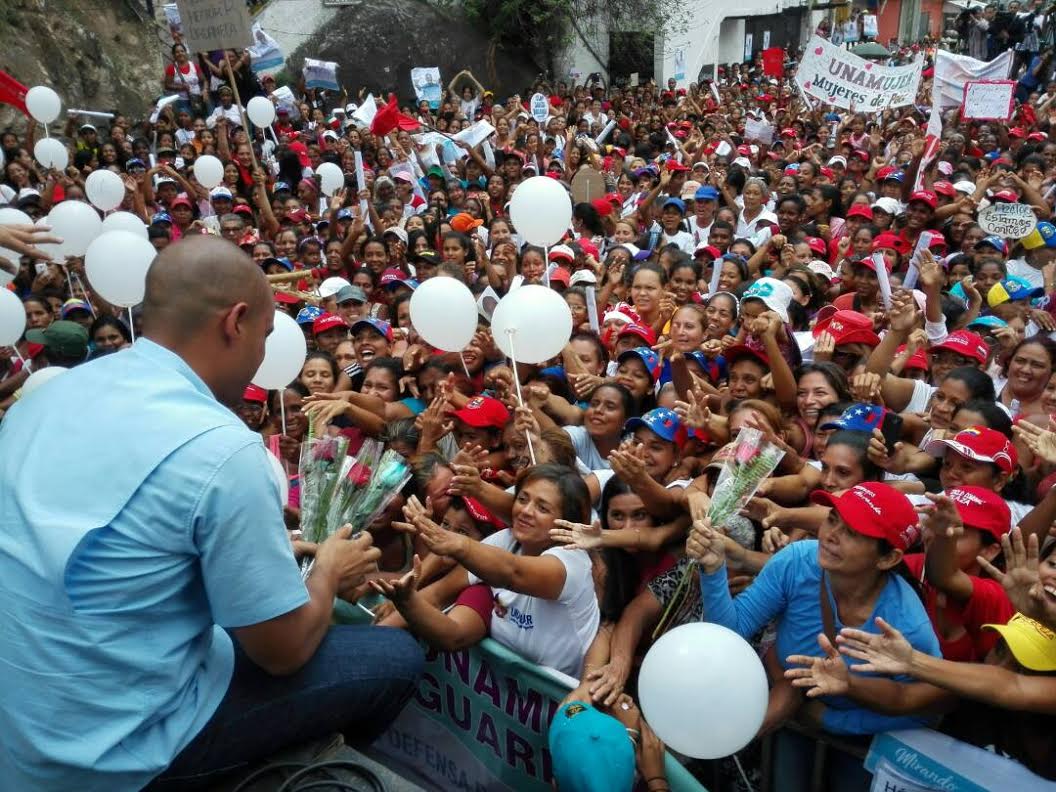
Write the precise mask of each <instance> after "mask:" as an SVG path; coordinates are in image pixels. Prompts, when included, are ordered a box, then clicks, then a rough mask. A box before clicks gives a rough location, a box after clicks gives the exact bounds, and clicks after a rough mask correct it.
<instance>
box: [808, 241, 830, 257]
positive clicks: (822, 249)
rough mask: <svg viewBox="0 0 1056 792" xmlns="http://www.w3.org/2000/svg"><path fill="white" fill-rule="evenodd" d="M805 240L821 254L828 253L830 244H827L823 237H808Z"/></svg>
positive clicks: (812, 248) (813, 249)
mask: <svg viewBox="0 0 1056 792" xmlns="http://www.w3.org/2000/svg"><path fill="white" fill-rule="evenodd" d="M804 241H805V242H806V243H807V246H808V247H809V248H810V249H811V250H812V251H814V252H815V253H817V254H818V255H819V256H824V255H825V254H826V253H828V245H826V244H825V240H824V239H822V238H821V237H807V238H806V239H805V240H804Z"/></svg>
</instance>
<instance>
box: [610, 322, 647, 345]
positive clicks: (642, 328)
mask: <svg viewBox="0 0 1056 792" xmlns="http://www.w3.org/2000/svg"><path fill="white" fill-rule="evenodd" d="M625 336H635V337H636V338H640V339H642V341H644V342H645V345H646V346H650V347H651V346H653V345H654V344H656V333H655V332H653V328H651V327H647V326H646V325H643V324H638V323H637V322H631V323H630V324H626V325H624V326H623V327H621V328H620V332H619V333H617V334H616V337H617V338H623V337H625Z"/></svg>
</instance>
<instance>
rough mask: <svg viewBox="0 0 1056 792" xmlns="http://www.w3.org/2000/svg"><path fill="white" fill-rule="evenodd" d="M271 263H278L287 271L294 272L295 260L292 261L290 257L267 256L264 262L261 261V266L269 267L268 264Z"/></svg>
mask: <svg viewBox="0 0 1056 792" xmlns="http://www.w3.org/2000/svg"><path fill="white" fill-rule="evenodd" d="M271 264H278V265H279V266H280V267H282V268H283V269H284V270H286V271H287V272H293V262H291V261H290V260H289V259H288V258H275V257H274V256H271V257H269V258H266V259H264V260H263V261H262V262H260V268H261V269H267V268H268V266H269V265H271Z"/></svg>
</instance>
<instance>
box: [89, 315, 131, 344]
mask: <svg viewBox="0 0 1056 792" xmlns="http://www.w3.org/2000/svg"><path fill="white" fill-rule="evenodd" d="M104 327H112V328H114V329H115V330H116V331H117V332H119V333H120V334H121V337H122V338H124V339H125V343H127V344H131V343H132V334H131V333H130V332H129V331H128V325H126V324H125V323H124V322H122V321H121V320H120V319H118V318H117V317H116V316H108V315H103V316H98V317H96V319H95V321H94V322H92V324H91V327H89V328H88V340H91V339H93V338H95V334H96V332H98V331H99V330H101V329H102V328H104Z"/></svg>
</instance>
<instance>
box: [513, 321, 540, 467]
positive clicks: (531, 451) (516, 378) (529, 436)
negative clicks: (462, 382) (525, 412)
mask: <svg viewBox="0 0 1056 792" xmlns="http://www.w3.org/2000/svg"><path fill="white" fill-rule="evenodd" d="M516 333H517V331H516V330H514V329H512V328H511V329H508V330H507V331H506V335H508V336H509V337H510V360H512V361H513V384H514V385H516V386H517V403H518V404H520V405H521V406H522V407H523V406H524V395H523V394H522V393H521V378H520V376H519V375H518V374H517V350H516V349H514V347H513V337H514V335H515V334H516ZM524 439H525V440H527V441H528V456H529V457H530V458H531V460H532V464H533V465H534V464H535V448H533V447H532V434H531V432H529V431H528V430H527V429H525V430H524Z"/></svg>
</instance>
